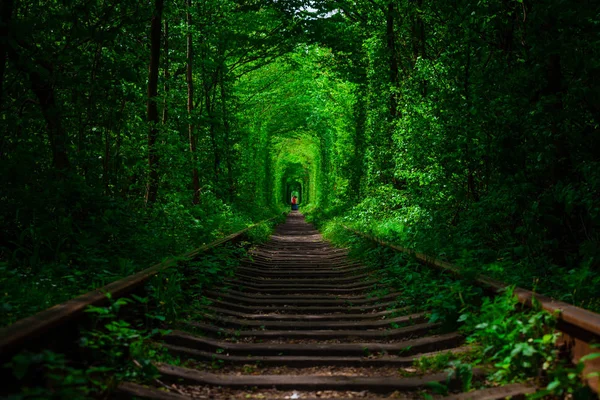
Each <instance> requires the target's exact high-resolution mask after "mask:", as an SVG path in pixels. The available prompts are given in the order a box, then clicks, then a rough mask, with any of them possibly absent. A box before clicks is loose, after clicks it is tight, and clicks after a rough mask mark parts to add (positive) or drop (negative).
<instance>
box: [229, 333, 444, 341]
mask: <svg viewBox="0 0 600 400" xmlns="http://www.w3.org/2000/svg"><path fill="white" fill-rule="evenodd" d="M435 334H437V333H434V332H431V333H428V334H427V335H428V336H430V335H435ZM419 337H423V335H414V336H410V337H405V338H402V339H394V338H389V339H388V338H364V337H345V338H340V339H309V338H298V339H293V338H281V339H279V338H277V339H257V338H255V337H244V338H235V337H228V338H222V339H220V340H224V341H225V342H231V343H264V344H341V343H390V344H391V343H395V344H401V343H402V342H404V341H409V340H412V339H416V338H419Z"/></svg>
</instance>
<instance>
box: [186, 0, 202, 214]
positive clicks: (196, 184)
mask: <svg viewBox="0 0 600 400" xmlns="http://www.w3.org/2000/svg"><path fill="white" fill-rule="evenodd" d="M187 7H188V9H187V15H186V16H187V29H188V32H187V70H186V75H185V76H186V81H187V90H188V99H187V111H188V118H189V119H190V121H189V124H188V136H189V140H190V152H191V153H192V190H193V191H194V192H193V195H192V203H193V204H198V203H199V202H200V179H199V178H198V154H197V150H196V135H195V134H194V124H193V122H192V111H193V110H194V81H193V77H192V72H193V70H192V68H193V65H192V62H193V50H194V48H193V42H192V31H191V29H192V14H191V11H190V10H191V8H192V0H187Z"/></svg>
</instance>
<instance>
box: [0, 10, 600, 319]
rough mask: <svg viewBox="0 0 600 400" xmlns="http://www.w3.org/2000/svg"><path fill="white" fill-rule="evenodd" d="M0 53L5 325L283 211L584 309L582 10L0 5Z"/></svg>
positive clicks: (586, 33) (596, 179)
mask: <svg viewBox="0 0 600 400" xmlns="http://www.w3.org/2000/svg"><path fill="white" fill-rule="evenodd" d="M0 30H1V32H0V33H1V35H0V36H1V38H0V53H1V56H2V60H3V62H2V63H1V64H0V82H1V86H0V120H1V121H2V125H1V126H0V137H1V139H0V173H1V174H2V177H3V182H2V188H3V190H2V194H1V195H0V221H1V224H2V230H1V231H0V268H1V269H2V278H0V279H1V281H0V282H1V285H2V292H3V293H4V295H3V301H2V313H3V314H2V316H3V322H5V323H6V322H10V321H13V320H14V319H15V318H17V317H18V316H22V315H26V314H29V313H32V312H34V311H36V310H38V309H40V308H43V307H45V306H47V305H50V304H52V303H55V302H57V301H60V300H61V299H64V298H66V297H69V296H72V295H73V294H75V293H77V292H80V291H85V290H87V289H89V288H90V287H91V286H97V285H99V284H102V283H104V282H106V281H108V280H112V279H115V278H116V277H117V276H123V275H126V274H128V273H131V272H132V271H134V270H136V269H138V268H141V267H142V266H146V265H147V263H149V262H151V261H156V260H159V259H161V258H162V257H164V256H166V255H167V254H176V253H178V252H181V251H182V250H184V249H189V248H190V247H193V246H194V245H197V244H201V243H203V242H207V241H209V240H211V239H212V238H214V237H217V236H222V235H224V234H226V233H229V232H231V231H233V230H236V229H238V228H240V227H243V226H246V225H247V224H249V223H250V222H251V221H252V220H254V221H256V220H260V219H263V218H265V217H267V216H272V215H274V214H275V213H276V212H279V211H281V210H282V209H283V208H284V207H287V206H288V203H289V198H290V197H291V193H296V192H297V193H298V195H299V200H300V207H301V209H303V210H305V211H308V212H309V213H311V214H312V217H313V218H315V220H317V221H324V220H328V219H331V218H334V217H337V218H339V219H343V220H344V221H345V222H346V223H353V224H354V225H355V226H356V227H359V228H361V229H364V230H372V231H374V233H376V234H377V235H380V236H385V238H386V239H388V240H392V241H398V242H402V243H403V244H405V245H407V246H410V247H413V248H417V249H420V250H424V251H427V252H430V253H433V254H435V255H437V256H441V257H445V258H448V259H450V260H452V261H455V262H458V263H459V264H462V265H469V266H472V265H476V266H478V268H479V269H480V270H481V271H482V272H485V273H488V274H494V275H497V276H500V277H501V278H502V279H505V280H507V281H511V282H513V283H517V284H519V285H523V286H529V287H532V286H537V287H539V288H540V290H543V291H547V292H550V293H551V294H553V295H557V296H560V297H561V298H562V299H564V300H567V301H570V302H575V303H577V304H582V305H584V306H587V307H592V308H598V307H600V305H599V304H598V299H599V298H600V293H599V292H598V290H600V274H598V268H599V263H598V259H599V256H600V254H599V247H598V238H599V230H598V229H599V224H600V206H599V204H600V203H599V202H598V199H599V198H600V196H599V195H600V172H599V171H600V168H599V159H598V154H600V135H599V134H598V124H599V123H600V98H599V97H598V96H599V93H600V81H599V80H598V76H600V74H599V72H600V63H599V62H600V61H599V60H600V57H598V49H599V48H598V45H597V43H598V40H599V39H600V35H599V33H600V32H599V30H600V6H599V5H598V4H596V3H593V2H565V1H560V0H543V1H541V2H532V1H530V0H514V1H513V0H510V1H508V0H486V1H480V2H469V1H464V0H457V1H451V2H442V3H440V2H433V1H428V0H416V1H411V2H409V1H400V0H395V1H381V0H355V1H346V0H331V1H321V2H311V1H308V0H306V1H303V0H288V1H274V0H253V1H249V0H211V1H202V2H200V1H196V0H182V1H164V0H153V1H152V2H148V3H147V4H141V3H139V2H133V1H121V2H114V1H91V2H90V1H81V0H75V1H71V2H55V1H50V2H35V1H30V0H22V1H16V0H5V1H4V2H2V5H1V6H0ZM34 289H35V290H34ZM26 293H37V294H36V295H33V296H24V294H26ZM24 297H25V298H27V300H25V303H24V302H23V300H22V299H23V298H24Z"/></svg>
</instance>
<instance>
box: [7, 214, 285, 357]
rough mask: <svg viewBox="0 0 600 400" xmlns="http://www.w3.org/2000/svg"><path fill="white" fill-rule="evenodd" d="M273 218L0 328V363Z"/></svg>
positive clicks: (271, 219)
mask: <svg viewBox="0 0 600 400" xmlns="http://www.w3.org/2000/svg"><path fill="white" fill-rule="evenodd" d="M276 218H278V217H273V218H270V219H267V220H264V221H261V222H258V223H256V224H254V225H251V226H249V227H247V228H245V229H242V230H240V231H238V232H235V233H232V234H231V235H228V236H225V237H223V238H221V239H218V240H215V241H213V242H211V243H208V244H205V245H202V246H200V247H198V248H196V249H194V250H191V251H189V252H187V253H184V254H182V255H180V256H179V257H171V258H168V259H166V260H165V261H163V262H160V263H158V264H154V265H152V266H151V267H149V268H146V269H144V270H142V271H140V272H137V273H135V274H133V275H129V276H127V277H125V278H122V279H119V280H117V281H114V282H112V283H109V284H108V285H106V286H103V287H101V288H98V289H94V290H92V291H90V292H87V293H85V294H82V295H80V296H78V297H75V298H73V299H71V300H67V301H66V302H64V303H60V304H57V305H55V306H53V307H50V308H48V309H46V310H44V311H40V312H38V313H37V314H34V315H32V316H30V317H26V318H23V319H20V320H18V321H16V322H15V323H13V324H11V325H9V326H7V327H4V328H0V360H6V359H7V358H8V357H9V356H11V355H14V354H16V353H18V352H19V351H21V350H22V349H23V348H24V347H25V346H26V344H27V343H28V342H30V341H32V340H38V339H40V338H41V336H42V335H43V334H45V333H46V332H48V331H49V330H51V329H53V328H56V327H58V326H60V325H61V324H64V323H67V322H69V321H71V320H74V319H76V318H78V317H80V316H81V315H82V314H83V312H84V311H85V310H86V308H87V307H88V306H91V305H99V304H102V303H103V302H105V301H106V300H107V297H106V294H107V293H110V294H111V296H112V298H114V299H116V298H119V297H123V296H125V295H126V294H128V293H131V292H133V291H134V290H136V289H138V288H140V287H142V286H143V285H144V284H145V283H146V282H148V280H149V279H150V278H152V277H153V276H154V275H156V274H157V273H159V272H161V271H164V270H166V269H168V268H171V267H173V266H175V265H177V262H178V261H181V260H191V259H193V258H194V257H196V256H198V255H199V254H200V253H203V252H205V251H207V250H210V249H212V248H215V247H217V246H219V245H221V244H224V243H226V242H229V241H232V240H234V239H237V238H238V237H240V236H242V235H243V234H245V233H246V232H248V231H249V230H250V229H252V228H254V227H256V226H258V225H261V224H264V223H267V222H270V221H273V220H274V219H276Z"/></svg>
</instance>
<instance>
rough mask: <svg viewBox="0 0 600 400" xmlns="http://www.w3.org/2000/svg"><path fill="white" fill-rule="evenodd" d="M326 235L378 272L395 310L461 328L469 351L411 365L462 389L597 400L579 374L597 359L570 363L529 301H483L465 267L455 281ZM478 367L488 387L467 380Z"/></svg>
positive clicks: (341, 233) (339, 232) (333, 228)
mask: <svg viewBox="0 0 600 400" xmlns="http://www.w3.org/2000/svg"><path fill="white" fill-rule="evenodd" d="M326 237H327V238H328V239H329V240H331V241H333V242H334V243H336V244H337V245H341V246H346V247H348V248H349V249H350V257H354V258H357V259H359V260H361V262H363V263H365V264H366V265H369V266H371V267H373V268H374V269H375V270H376V271H378V272H377V274H378V276H379V281H380V282H381V283H383V284H386V285H389V287H390V288H391V289H389V290H393V291H398V292H400V293H402V294H401V296H399V297H398V299H397V302H396V304H395V307H396V308H400V307H408V309H409V310H411V311H410V312H417V311H429V312H430V314H429V321H430V322H438V323H441V326H440V330H441V331H446V332H449V331H454V330H459V331H460V332H462V333H463V334H465V335H466V336H467V343H469V345H470V346H471V349H470V350H469V351H468V352H465V353H458V354H450V353H448V354H440V355H437V356H435V357H434V358H431V359H421V360H419V361H418V362H417V363H416V364H415V366H416V367H417V368H419V369H421V370H423V371H431V370H448V371H449V372H450V373H451V374H462V375H463V378H462V379H461V381H462V382H463V384H464V382H468V383H467V387H463V390H464V391H469V390H471V389H473V388H474V387H475V386H477V385H482V384H483V385H494V384H498V383H503V384H506V383H510V382H519V381H525V382H526V381H531V382H532V383H535V384H536V385H539V386H541V387H544V388H545V389H544V390H542V391H540V392H538V393H537V394H536V395H534V396H533V398H557V399H559V398H563V397H564V396H573V397H572V398H574V399H596V398H597V394H595V393H593V392H592V391H591V390H590V389H589V388H588V387H587V386H586V385H585V384H584V383H582V381H581V377H582V369H583V362H584V361H585V360H586V359H593V358H597V357H600V351H599V352H598V353H596V354H591V355H589V356H587V357H586V358H583V359H582V361H580V363H579V364H578V365H571V364H569V363H568V362H567V361H566V360H565V358H564V357H563V356H562V355H561V354H560V348H559V347H557V341H558V339H559V338H560V335H561V334H560V332H559V331H557V330H556V329H555V328H554V326H555V322H556V316H554V315H551V314H549V313H548V312H546V311H543V310H542V309H541V307H539V305H537V304H535V303H534V305H533V308H531V309H527V308H523V307H521V305H520V304H519V302H518V301H517V299H516V297H515V296H514V295H513V292H512V289H508V290H506V291H505V292H504V293H503V294H501V295H498V296H496V297H495V298H491V297H489V295H486V294H485V292H484V291H483V289H482V288H481V287H479V286H478V285H476V284H474V281H473V279H474V278H475V277H476V276H477V274H478V270H477V268H472V269H471V270H465V271H464V272H465V273H464V274H463V275H462V276H461V277H458V278H457V277H456V276H455V275H450V274H449V273H443V272H440V271H438V270H435V269H433V268H431V267H429V266H425V265H423V264H421V263H419V262H418V261H417V260H416V259H415V258H414V257H412V256H410V255H406V254H404V253H399V252H397V251H393V250H392V249H390V248H388V247H385V246H381V245H378V244H375V243H373V242H372V241H370V240H368V239H364V238H360V237H358V236H356V235H350V234H349V232H348V231H347V230H345V229H343V228H342V227H341V226H340V225H334V224H330V225H328V228H327V229H326ZM373 294H374V295H382V294H385V293H381V292H374V293H373ZM476 367H485V368H488V369H489V374H488V378H487V380H486V382H483V383H482V382H472V381H471V379H470V378H469V376H471V375H470V374H472V372H470V371H472V370H473V368H476ZM597 375H598V373H595V374H592V375H589V376H588V377H592V376H597ZM434 389H435V390H436V391H438V392H439V393H440V394H444V393H447V391H448V389H447V388H446V387H445V386H444V385H436V386H435V387H434Z"/></svg>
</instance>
